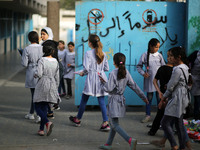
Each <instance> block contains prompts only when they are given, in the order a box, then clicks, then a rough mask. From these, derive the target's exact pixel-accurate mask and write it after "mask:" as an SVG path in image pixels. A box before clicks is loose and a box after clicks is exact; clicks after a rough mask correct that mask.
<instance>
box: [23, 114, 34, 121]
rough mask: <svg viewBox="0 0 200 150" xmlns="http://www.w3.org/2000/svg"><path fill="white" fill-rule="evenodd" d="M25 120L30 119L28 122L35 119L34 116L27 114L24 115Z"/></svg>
mask: <svg viewBox="0 0 200 150" xmlns="http://www.w3.org/2000/svg"><path fill="white" fill-rule="evenodd" d="M25 118H26V119H30V120H33V119H35V117H34V114H27V115H25Z"/></svg>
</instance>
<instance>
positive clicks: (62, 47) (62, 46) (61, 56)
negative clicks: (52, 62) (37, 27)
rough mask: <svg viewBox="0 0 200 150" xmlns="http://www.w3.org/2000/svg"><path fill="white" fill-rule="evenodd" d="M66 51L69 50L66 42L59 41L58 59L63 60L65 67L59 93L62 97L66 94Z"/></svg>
mask: <svg viewBox="0 0 200 150" xmlns="http://www.w3.org/2000/svg"><path fill="white" fill-rule="evenodd" d="M66 52H67V50H66V49H65V42H64V41H62V40H60V41H58V59H59V61H60V62H61V64H62V67H63V74H62V75H61V78H60V84H59V87H58V93H59V95H60V96H62V97H63V96H65V95H66V90H65V83H64V78H63V75H64V72H65V69H64V68H65V57H66ZM61 90H63V93H62V94H61Z"/></svg>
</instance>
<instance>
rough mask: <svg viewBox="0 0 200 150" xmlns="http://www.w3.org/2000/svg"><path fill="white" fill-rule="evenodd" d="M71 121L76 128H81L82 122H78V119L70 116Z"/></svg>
mask: <svg viewBox="0 0 200 150" xmlns="http://www.w3.org/2000/svg"><path fill="white" fill-rule="evenodd" d="M69 120H70V121H71V122H72V123H74V124H75V126H77V127H80V126H81V121H78V119H77V117H73V116H70V117H69Z"/></svg>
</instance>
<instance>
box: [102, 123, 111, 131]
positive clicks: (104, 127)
mask: <svg viewBox="0 0 200 150" xmlns="http://www.w3.org/2000/svg"><path fill="white" fill-rule="evenodd" d="M100 130H101V131H109V130H110V126H109V124H108V123H107V124H106V125H104V123H102V125H101V128H100Z"/></svg>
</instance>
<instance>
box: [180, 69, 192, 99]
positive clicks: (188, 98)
mask: <svg viewBox="0 0 200 150" xmlns="http://www.w3.org/2000/svg"><path fill="white" fill-rule="evenodd" d="M180 69H181V71H182V72H183V75H184V78H185V83H186V86H188V81H187V78H186V75H185V73H184V71H183V69H182V68H180ZM187 93H188V99H189V101H190V93H189V89H188V88H187Z"/></svg>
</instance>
